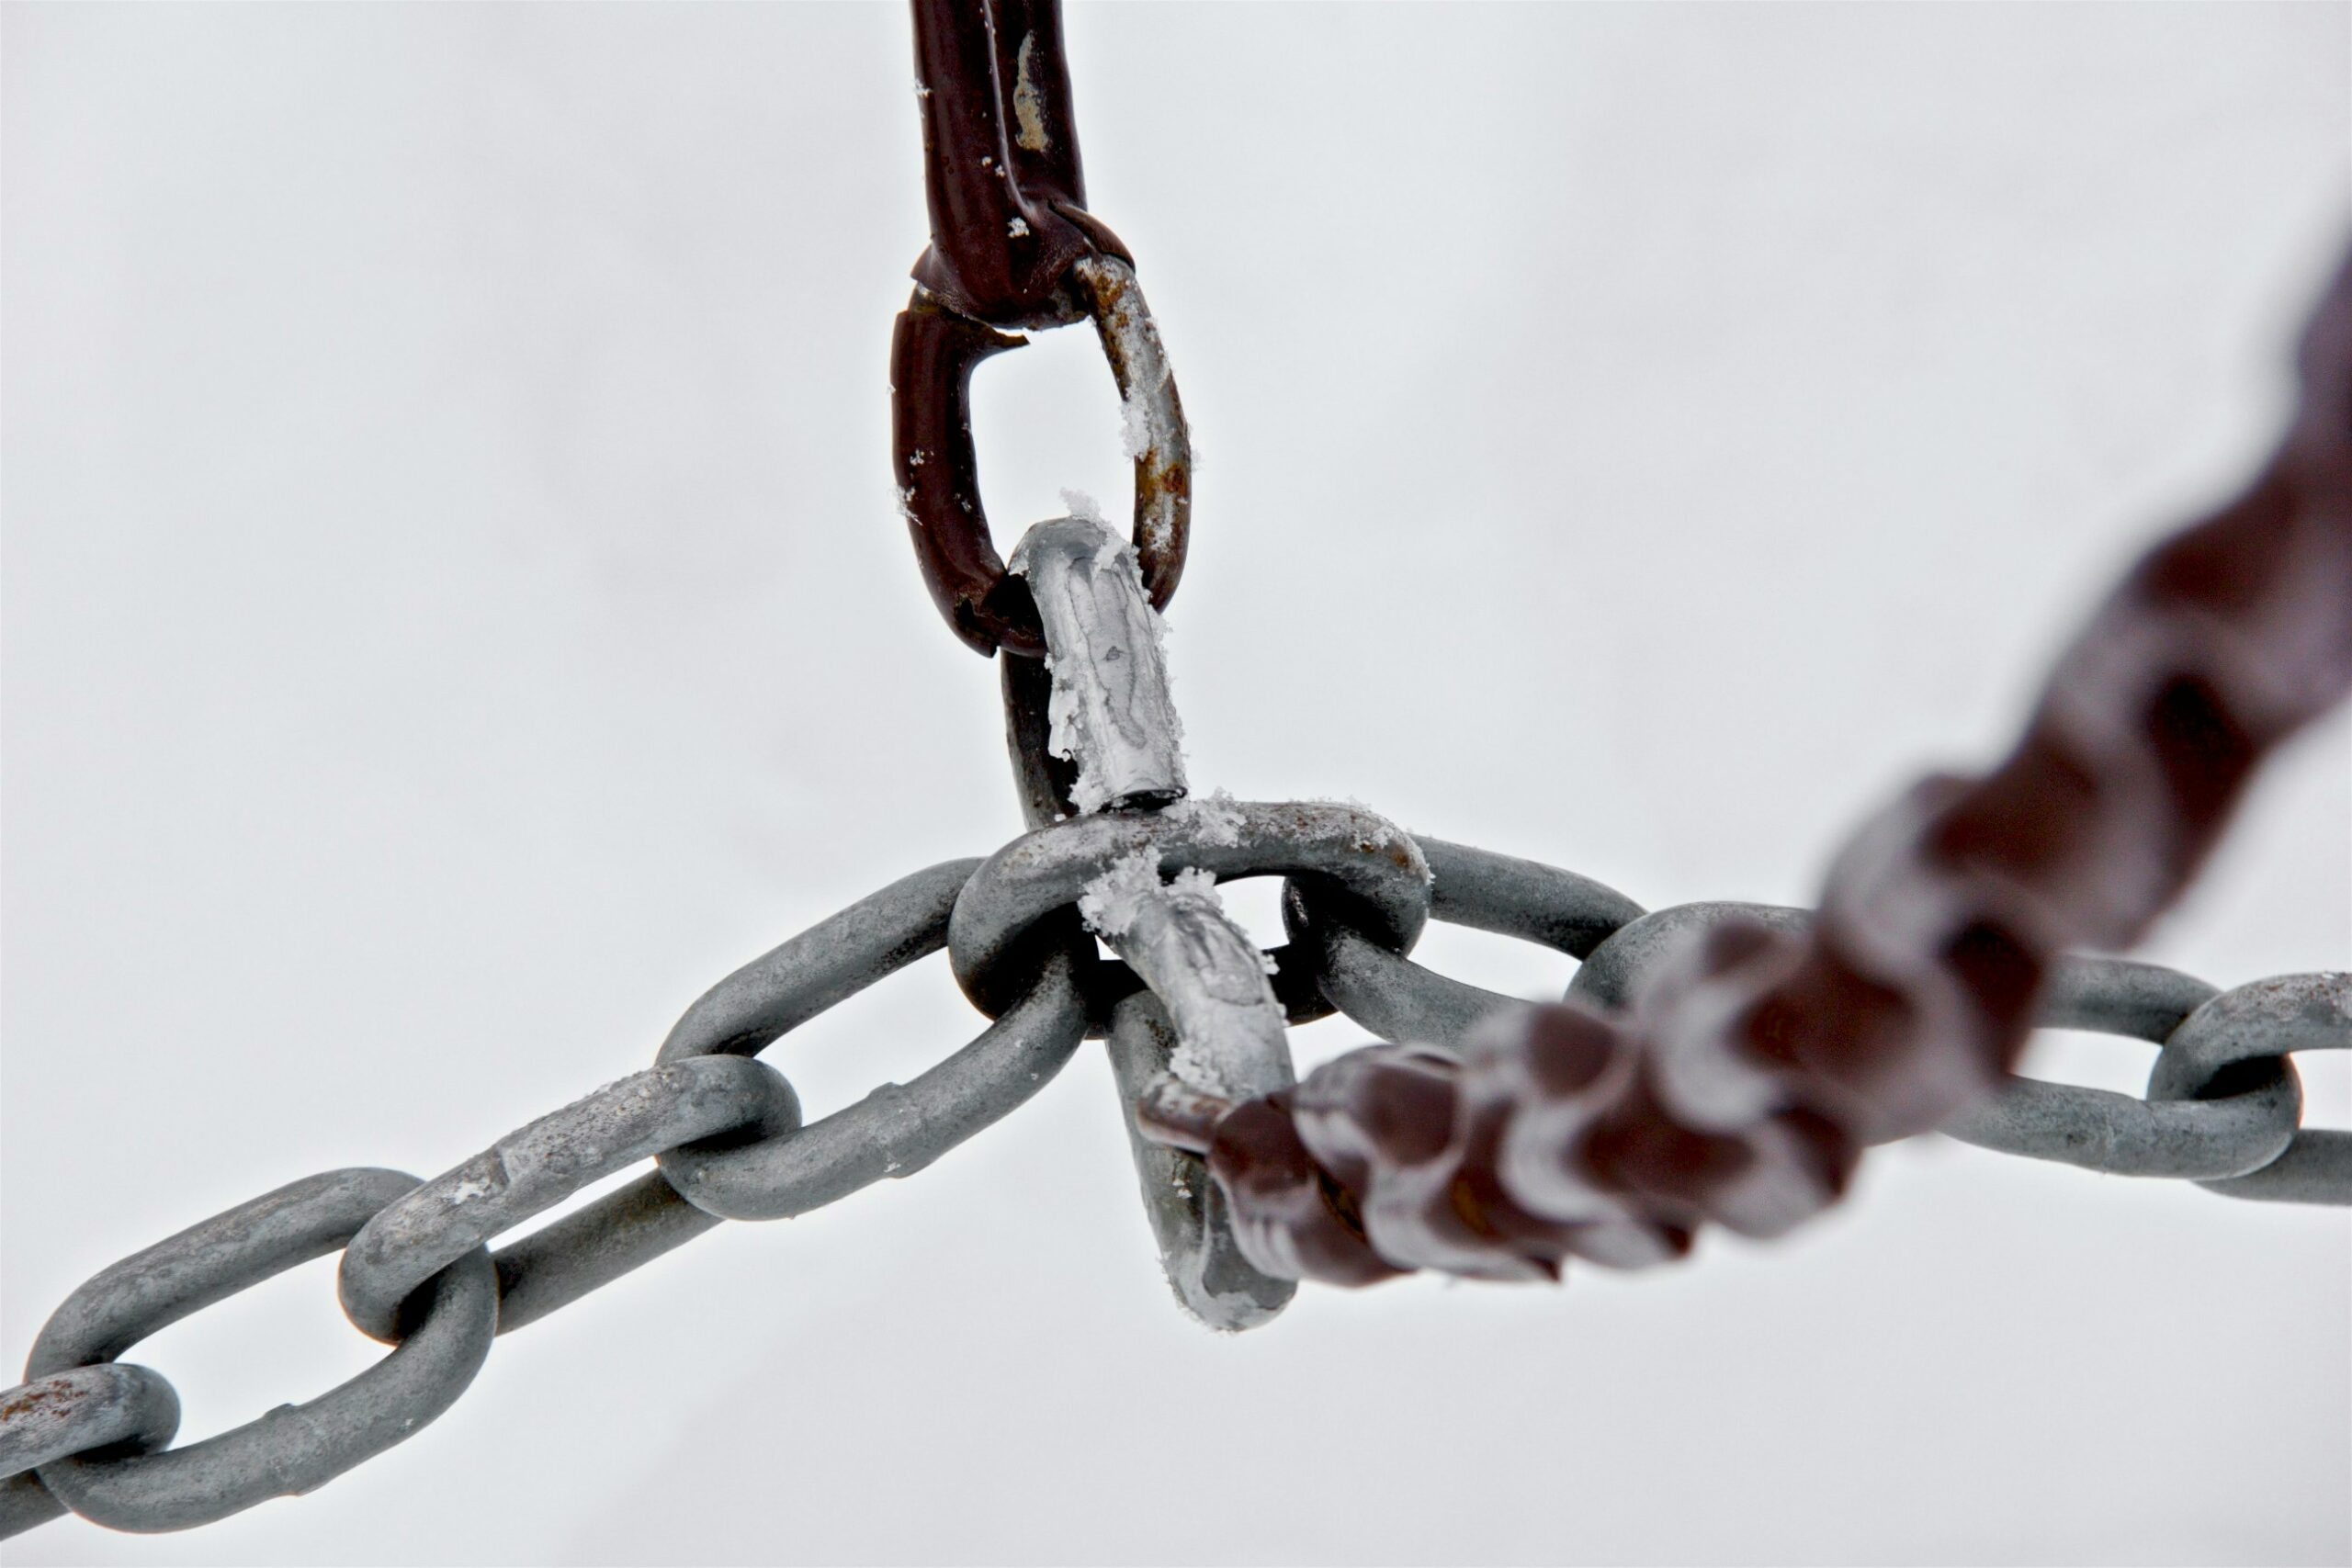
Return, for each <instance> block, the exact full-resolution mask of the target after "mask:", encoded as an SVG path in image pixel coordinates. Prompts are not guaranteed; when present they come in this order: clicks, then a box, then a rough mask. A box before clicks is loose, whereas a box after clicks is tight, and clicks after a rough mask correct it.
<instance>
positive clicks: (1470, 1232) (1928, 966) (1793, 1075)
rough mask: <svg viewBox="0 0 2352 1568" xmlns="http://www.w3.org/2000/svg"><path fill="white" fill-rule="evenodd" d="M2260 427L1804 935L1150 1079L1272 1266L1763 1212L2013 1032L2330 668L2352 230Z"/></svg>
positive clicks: (1254, 1253)
mask: <svg viewBox="0 0 2352 1568" xmlns="http://www.w3.org/2000/svg"><path fill="white" fill-rule="evenodd" d="M2347 687H2352V262H2347V264H2346V266H2345V267H2344V268H2343V269H2342V270H2340V271H2339V272H2338V273H2337V275H2336V276H2335V280H2334V282H2333V284H2332V285H2331V287H2330V288H2329V289H2328V291H2327V294H2326V296H2325V298H2324V299H2323V301H2322V303H2321V305H2320V308H2319V310H2318V313H2317V315H2316V317H2315V318H2314V320H2313V321H2312V324H2311V326H2310V327H2309V329H2308V330H2307V332H2306V333H2305V335H2304V338H2303V341H2302V345H2301V404H2300V406H2299V408H2298V410H2297V412H2296V414H2295V417H2294V421H2293V423H2292V425H2291V426H2290V429H2289V431H2288V434H2287V436H2286V439H2285V440H2284V441H2283V442H2282V443H2281V445H2280V446H2279V448H2278V452H2277V453H2276V455H2275V456H2274V457H2272V458H2271V460H2270V462H2269V463H2268V464H2267V467H2266V468H2264V469H2263V470H2262V472H2261V474H2260V475H2259V477H2258V478H2257V479H2256V480H2255V481H2254V483H2253V484H2252V486H2251V487H2249V488H2248V489H2247V490H2246V491H2245V493H2244V494H2243V495H2241V496H2240V497H2239V498H2238V499H2237V500H2236V501H2235V502H2233V503H2232V504H2231V505H2229V506H2228V507H2226V508H2224V509H2223V510H2222V512H2220V513H2218V514H2216V515H2214V516H2212V517H2211V518H2209V519H2207V520H2206V521H2204V522H2201V523H2199V524H2197V525H2194V526H2192V527H2189V528H2188V529H2185V530H2184V531H2182V532H2180V533H2178V534H2177V535H2175V536H2172V537H2171V538H2169V539H2166V540H2165V541H2164V542H2163V543H2162V544H2160V545H2158V546H2157V547H2155V548H2154V550H2152V551H2150V552H2149V554H2148V555H2146V556H2145V557H2144V558H2142V559H2141V561H2140V562H2139V563H2138V564H2137V565H2136V566H2135V567H2134V568H2133V569H2132V570H2131V572H2130V573H2129V574H2128V575H2127V576H2126V577H2125V578H2124V580H2123V581H2122V582H2121V583H2120V585H2119V586H2118V587H2117V588H2116V589H2115V590H2114V592H2112V593H2110V594H2109V597H2108V599H2107V601H2106V602H2105V603H2104V604H2102V605H2101V606H2100V608H2099V609H2098V612H2097V613H2096V614H2095V615H2093V616H2092V618H2091V621H2090V624H2089V625H2088V626H2087V627H2086V628H2085V630H2084V632H2083V633H2082V635H2081V636H2080V637H2078V638H2077V639H2076V641H2075V644H2074V646H2073V647H2072V648H2071V649H2069V650H2068V651H2067V652H2066V654H2065V655H2064V657H2063V658H2061V659H2060V660H2059V661H2058V665H2057V668H2056V670H2055V671H2053V672H2052V675H2051V677H2050V681H2049V682H2048V684H2047V685H2046V686H2045V687H2044V689H2043V691H2042V694H2041V701H2040V703H2039V705H2037V706H2036V708H2035V710H2034V713H2033V716H2032V717H2031V719H2030V722H2029V723H2028V725H2027V727H2026V729H2025V732H2024V734H2023V736H2022V737H2021V738H2020V739H2019V740H2018V744H2017V747H2016V749H2015V750H2013V751H2011V752H2010V754H2009V756H2008V757H2007V759H2006V760H2005V761H2002V762H2001V764H2000V765H1999V766H1998V767H1996V768H1995V769H1994V770H1993V771H1992V772H1990V773H1986V774H1985V775H1983V776H1981V777H1977V778H1973V779H1970V778H1958V777H1951V776H1938V777H1931V778H1928V779H1925V780H1923V781H1921V782H1920V783H1919V784H1917V785H1915V786H1914V787H1913V788H1912V789H1911V790H1910V791H1909V792H1908V793H1906V794H1905V795H1903V796H1902V797H1901V798H1899V799H1898V800H1896V801H1895V802H1894V804H1893V805H1892V806H1890V807H1887V808H1886V809H1885V810H1883V812H1881V813H1880V814H1879V815H1878V816H1877V817H1876V818H1873V819H1872V820H1871V821H1870V822H1868V823H1866V824H1865V825H1864V826H1863V828H1862V829H1861V830H1860V832H1858V833H1856V834H1855V835H1854V836H1853V838H1852V839H1851V840H1849V843H1848V844H1847V846H1846V848H1845V850H1844V852H1842V853H1841V854H1840V855H1839V856H1838V859H1837V861H1836V863H1834V864H1833V866H1832V867H1831V870H1830V873H1829V875H1828V877H1827V879H1826V886H1825V888H1824V891H1823V894H1822V897H1821V905H1820V915H1819V918H1818V919H1816V920H1815V922H1814V924H1813V926H1812V927H1811V929H1810V930H1809V931H1806V932H1805V933H1804V934H1792V933H1789V932H1782V931H1768V930H1766V929H1764V928H1763V927H1761V926H1758V925H1754V924H1746V925H1732V926H1725V927H1722V928H1718V929H1716V930H1714V931H1711V932H1709V933H1708V934H1707V935H1706V936H1705V937H1704V938H1703V939H1702V940H1701V941H1699V942H1695V943H1694V944H1693V945H1692V946H1691V947H1690V948H1688V949H1686V950H1684V951H1683V952H1682V953H1679V955H1678V956H1677V957H1675V958H1673V959H1670V960H1668V962H1666V963H1665V964H1661V966H1660V968H1659V969H1658V970H1657V972H1655V973H1654V974H1653V975H1652V976H1650V977H1649V979H1648V981H1647V982H1646V983H1645V984H1644V985H1643V986H1642V987H1640V989H1639V990H1638V991H1637V992H1636V994H1635V996H1634V1000H1633V1001H1632V1003H1631V1005H1630V1006H1629V1007H1628V1008H1626V1009H1625V1010H1623V1011H1622V1012H1617V1013H1613V1014H1606V1015H1604V1014H1603V1013H1601V1012H1600V1011H1598V1010H1591V1009H1588V1008H1586V1007H1584V1006H1582V1005H1579V1004H1578V1003H1575V1002H1570V1003H1566V1004H1561V1005H1555V1006H1545V1007H1540V1008H1532V1009H1530V1010H1527V1011H1526V1012H1524V1013H1522V1014H1515V1015H1510V1016H1509V1017H1508V1018H1506V1019H1504V1020H1502V1021H1498V1023H1497V1024H1496V1025H1495V1026H1493V1027H1491V1028H1490V1029H1489V1030H1487V1032H1485V1033H1484V1034H1482V1035H1480V1036H1478V1037H1476V1038H1475V1039H1474V1040H1473V1041H1472V1042H1471V1043H1470V1044H1469V1045H1468V1046H1467V1048H1466V1049H1465V1050H1464V1053H1463V1055H1461V1057H1460V1058H1459V1059H1456V1058H1454V1057H1453V1056H1449V1055H1443V1054H1442V1053H1439V1052H1435V1051H1430V1050H1425V1049H1419V1048H1415V1047H1410V1046H1397V1045H1380V1046H1374V1047H1371V1048H1369V1049H1365V1050H1361V1051H1357V1052H1354V1053H1351V1055H1346V1056H1342V1057H1340V1058H1339V1059H1338V1060H1336V1061H1333V1062H1331V1063H1329V1064H1328V1065H1326V1066H1323V1067H1321V1068H1319V1069H1317V1071H1316V1072H1315V1073H1313V1074H1312V1075H1310V1076H1309V1077H1307V1078H1306V1081H1305V1082H1303V1083H1301V1084H1300V1085H1299V1086H1298V1087H1297V1088H1296V1089H1294V1090H1291V1091H1289V1092H1287V1093H1284V1094H1277V1095H1272V1096H1269V1097H1267V1098H1265V1099H1261V1100H1250V1101H1247V1102H1245V1103H1242V1104H1239V1105H1235V1106H1228V1105H1226V1104H1224V1103H1223V1102H1221V1101H1216V1100H1204V1098H1203V1097H1199V1096H1188V1095H1183V1094H1180V1093H1176V1092H1172V1091H1171V1092H1170V1093H1169V1094H1168V1095H1167V1096H1166V1097H1165V1098H1164V1099H1163V1100H1160V1101H1159V1102H1157V1103H1155V1104H1154V1105H1152V1106H1151V1107H1150V1108H1149V1113H1150V1115H1151V1117H1152V1120H1153V1122H1154V1123H1155V1130H1156V1133H1157V1134H1158V1135H1159V1137H1160V1138H1161V1139H1162V1141H1165V1142H1168V1143H1170V1144H1175V1145H1180V1146H1183V1147H1189V1148H1193V1149H1195V1150H1198V1151H1202V1152H1204V1153H1205V1154H1206V1155H1207V1156H1208V1165H1209V1169H1210V1171H1211V1172H1212V1174H1213V1175H1214V1176H1215V1178H1216V1182H1217V1184H1218V1186H1219V1187H1220V1188H1221V1189H1222V1190H1223V1192H1224V1194H1225V1197H1226V1199H1227V1201H1228V1203H1229V1204H1230V1205H1231V1209H1232V1212H1233V1215H1234V1219H1235V1225H1236V1230H1237V1234H1238V1235H1239V1237H1240V1239H1241V1243H1242V1247H1243V1249H1244V1251H1245V1252H1246V1253H1247V1254H1248V1256H1249V1257H1250V1260H1251V1261H1252V1262H1253V1263H1255V1264H1256V1265H1257V1266H1258V1267H1259V1268H1261V1269H1264V1270H1266V1271H1268V1272H1270V1273H1274V1274H1279V1275H1283V1276H1286V1277H1291V1278H1306V1279H1317V1280H1329V1281H1332V1282H1335V1283H1340V1284H1365V1283H1369V1282H1372V1281H1374V1280H1380V1279H1385V1278H1389V1277H1391V1276H1393V1275H1395V1274H1397V1273H1398V1272H1400V1271H1403V1270H1407V1269H1420V1268H1432V1269H1445V1270H1448V1271H1451V1272H1453V1273H1457V1274H1463V1275H1469V1276H1474V1277H1479V1278H1489V1279H1528V1278H1555V1277H1556V1276H1557V1273H1558V1269H1559V1265H1560V1263H1561V1262H1562V1261H1563V1260H1564V1259H1566V1258H1571V1257H1575V1258H1585V1259H1588V1260H1589V1261H1592V1262H1596V1263H1600V1264H1605V1265H1608V1266H1611V1267H1616V1268H1630V1267H1637V1266H1640V1265H1643V1264H1646V1263H1653V1262H1658V1261H1663V1260H1666V1259H1668V1258H1676V1257H1679V1256H1680V1255H1681V1254H1683V1253H1684V1252H1686V1251H1688V1250H1689V1248H1690V1247H1691V1238H1692V1235H1693V1233H1694V1231H1695V1230H1696V1229H1697V1227H1698V1226H1699V1225H1700V1224H1701V1223H1702V1222H1703V1221H1708V1220H1713V1221H1714V1222H1715V1223H1717V1224H1722V1225H1724V1226H1726V1227H1728V1228H1729V1229H1731V1230H1734V1231H1736V1232H1738V1233H1740V1234H1742V1235H1751V1236H1769V1235H1778V1234H1780V1233H1781V1232H1782V1231H1785V1230H1787V1229H1788V1228H1789V1227H1791V1226H1792V1225H1794V1224H1797V1223H1798V1222H1800V1221H1802V1220H1804V1219H1805V1218H1807V1217H1809V1216H1810V1215H1812V1214H1814V1213H1817V1212H1818V1211H1820V1210H1821V1209H1822V1208H1824V1207H1826V1205H1828V1204H1829V1203H1831V1202H1833V1201H1836V1200H1837V1199H1838V1196H1839V1195H1840V1193H1841V1192H1842V1191H1843V1190H1844V1189H1845V1186H1846V1183H1847V1179H1848V1178H1849V1175H1850V1174H1851V1172H1852V1169H1853V1167H1854V1164H1855V1161H1856V1158H1857V1156H1858V1155H1859V1153H1860V1149H1861V1147H1862V1146H1863V1145H1869V1144H1875V1143H1883V1142H1886V1141H1888V1140H1891V1139H1894V1138H1900V1137H1904V1136H1906V1135H1908V1134H1915V1133H1921V1132H1925V1131H1928V1129H1930V1128H1933V1127H1935V1126H1937V1125H1939V1123H1941V1122H1943V1121H1945V1120H1946V1119H1947V1118H1948V1117H1950V1116H1951V1114H1952V1113H1953V1112H1954V1111H1957V1110H1958V1109H1959V1108H1960V1107H1961V1106H1962V1105H1964V1104H1966V1103H1967V1102H1969V1101H1970V1100H1973V1099H1975V1098H1977V1097H1980V1096H1982V1095H1985V1094H1986V1093H1988V1092H1989V1091H1990V1090H1991V1089H1993V1088H1994V1086H1995V1085H1996V1083H1997V1082H1998V1081H1999V1079H2000V1077H2001V1075H2002V1074H2003V1073H2004V1072H2006V1071H2007V1069H2008V1068H2009V1067H2010V1066H2011V1065H2012V1064H2013V1063H2014V1062H2015V1060H2016V1058H2017V1055H2018V1051H2019V1049H2020V1047H2021V1046H2022V1045H2023V1043H2024V1041H2025V1038H2026V1035H2027V1032H2028V1030H2029V1026H2030V1020H2031V1018H2032V1013H2033V1007H2034V1002H2035V998H2036V997H2037V994H2038V993H2039V991H2040V988H2041V980H2042V977H2043V975H2044V972H2045V970H2046V969H2047V967H2048V965H2049V964H2050V962H2051V960H2052V958H2053V957H2054V956H2055V955H2056V954H2057V953H2059V952H2060V951H2062V950H2064V949H2066V948H2071V947H2076V946H2088V947H2093V948H2118V947H2122V946H2125V945H2127V944H2129V943H2131V942H2133V941H2135V940H2136V939H2137V938H2139V937H2140V936H2141V935H2142V934H2143V932H2144V931H2146V929H2147V927H2148V925H2149V924H2150V922H2151V921H2153V920H2154V919H2155V918H2156V916H2157V915H2159V914H2160V913H2162V912H2163V911H2164V909H2165V908H2166V907H2167V906H2169V905H2170V904H2171V903H2172V902H2173V900H2174V899H2175V898H2176V897H2178V895H2179V894H2180V892H2181V890H2182V889H2183V888H2184V887H2185V886H2187V885H2188V881H2189V879H2190V877H2191V876H2192V875H2193V874H2195V872H2196V870H2197V868H2198V867H2199V864H2200V863H2202V862H2203V860H2204V858H2205V855H2206V853H2207V852H2208V851H2209V850H2210V849H2211V846H2212V844H2213V842H2214V840H2215V839H2216V838H2217V837H2218V836H2219V834H2220V832H2221V830H2222V827H2223V825H2224V824H2225V823H2226V822H2227V820H2228V818H2229V816H2230V813H2231V811H2232V809H2233V807H2235V805H2236V803H2237V801H2238V799H2239V796H2240V795H2241V794H2242V793H2243V791H2244V788H2245V783H2246V781H2247V779H2248V777H2249V776H2250V775H2251V774H2252V773H2253V771H2254V769H2255V767H2256V764H2257V763H2258V762H2259V761H2261V760H2262V758H2263V757H2264V756H2265V755H2267V753H2268V752H2269V751H2270V750H2272V749H2273V748H2275V747H2276V746H2278V744H2279V743H2280V742H2281V741H2282V740H2284V739H2286V738H2287V737H2288V736H2289V735H2290V734H2291V733H2293V732H2294V731H2295V730H2296V729H2297V728H2300V727H2301V726H2302V725H2304V724H2306V723H2308V722H2309V721H2311V720H2312V718H2314V717H2316V716H2319V715H2320V714H2322V713H2324V712H2325V711H2326V710H2327V709H2328V708H2329V707H2331V706H2332V705H2334V704H2335V702H2337V701H2338V700H2340V699H2341V698H2342V697H2343V695H2344V694H2345V693H2346V689H2347Z"/></svg>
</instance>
